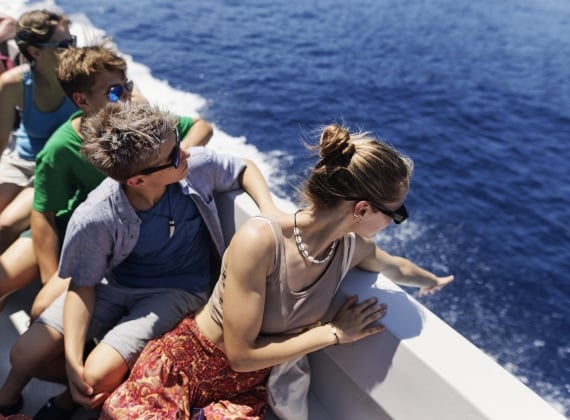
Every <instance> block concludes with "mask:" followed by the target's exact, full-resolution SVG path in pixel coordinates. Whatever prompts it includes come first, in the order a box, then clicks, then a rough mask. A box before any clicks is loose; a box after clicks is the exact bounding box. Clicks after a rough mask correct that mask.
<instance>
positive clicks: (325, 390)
mask: <svg viewBox="0 0 570 420" xmlns="http://www.w3.org/2000/svg"><path fill="white" fill-rule="evenodd" d="M217 202H218V204H219V206H220V217H221V219H222V225H223V228H224V231H225V234H226V240H229V238H230V236H231V234H232V233H233V230H234V229H235V226H239V225H241V224H242V223H243V222H244V221H246V220H247V219H248V218H249V217H251V216H253V215H255V214H258V213H259V211H258V209H257V207H256V206H255V204H254V203H253V201H252V200H251V198H249V196H247V195H246V194H235V193H230V194H223V195H221V196H220V197H217ZM278 205H279V206H280V207H281V208H282V209H283V210H286V211H291V210H293V209H294V207H293V204H292V203H290V202H285V201H279V203H278ZM458 281H460V280H458ZM440 293H445V289H444V290H443V291H442V292H440ZM353 294H357V295H359V297H360V298H365V297H368V296H377V297H378V299H379V301H380V302H385V303H387V304H388V313H387V315H386V316H385V318H384V319H383V323H384V325H386V327H387V330H386V331H385V332H383V333H382V334H379V335H376V336H373V337H368V338H366V339H364V340H361V341H359V342H357V343H354V344H351V345H342V346H335V347H329V348H327V349H325V350H322V351H318V352H315V353H313V354H311V355H310V358H309V359H310V362H311V371H312V378H311V399H316V400H317V401H315V403H317V404H316V405H317V406H319V407H322V408H324V410H325V411H326V415H323V414H318V415H313V414H312V413H311V415H310V417H311V420H314V419H317V418H319V419H320V418H331V419H348V418H355V419H395V420H408V419H409V420H418V419H438V420H446V419H449V420H458V419H461V420H469V419H492V420H503V419H504V420H512V419H517V420H523V419H529V420H538V419H540V420H548V419H564V417H563V416H562V415H561V414H559V413H558V412H557V411H556V410H554V408H553V407H552V406H551V405H549V404H548V403H547V402H546V401H544V400H543V399H542V398H540V397H539V396H538V395H537V394H535V393H534V392H533V391H532V390H531V389H530V388H528V387H527V386H525V385H524V384H523V383H522V382H520V381H519V380H518V379H517V378H515V377H514V376H513V375H512V374H510V373H509V372H508V371H506V370H505V369H503V368H502V367H501V366H500V365H499V364H497V363H496V362H495V361H494V360H493V359H491V358H490V357H489V356H487V355H486V354H485V353H483V352H482V351H481V350H480V349H478V348H477V347H475V346H474V345H473V344H472V343H471V342H469V341H468V340H466V339H465V338H464V337H463V336H461V335H460V334H459V333H457V332H456V331H455V330H454V329H453V328H451V327H450V326H449V325H447V324H446V323H445V322H443V321H442V320H441V319H440V318H438V317H437V316H436V315H434V314H433V313H432V312H430V311H429V310H428V309H427V308H425V307H424V306H423V305H421V304H420V303H419V302H417V301H416V300H415V299H414V298H412V297H410V296H409V295H408V294H407V293H406V292H404V291H403V290H402V289H401V288H399V287H398V286H397V285H395V284H394V283H392V282H391V281H390V280H388V279H387V278H386V277H384V276H382V275H378V274H376V273H370V272H366V271H362V270H359V269H353V270H351V271H350V272H349V273H348V275H347V277H346V279H345V280H344V281H343V283H342V286H341V288H340V291H339V294H338V296H337V299H336V300H335V302H334V304H333V307H332V311H333V312H334V309H335V308H337V307H338V306H339V305H340V304H341V302H342V301H343V300H344V299H345V298H346V297H347V296H350V295H353ZM315 414H316V413H315Z"/></svg>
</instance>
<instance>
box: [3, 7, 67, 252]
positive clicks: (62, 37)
mask: <svg viewBox="0 0 570 420" xmlns="http://www.w3.org/2000/svg"><path fill="white" fill-rule="evenodd" d="M69 26H70V21H69V19H68V18H67V17H66V16H63V15H60V14H57V13H54V12H50V11H48V10H32V11H29V12H26V13H24V14H22V16H20V18H19V19H18V22H17V28H16V37H15V40H16V43H17V45H18V48H19V50H20V53H21V55H22V56H23V57H24V58H25V59H26V60H27V61H28V63H25V64H22V65H19V66H17V67H14V68H12V69H11V70H8V71H6V72H4V73H3V74H2V75H0V152H3V153H2V157H1V160H0V253H1V252H3V251H4V250H5V249H6V248H7V247H8V246H9V245H10V244H11V243H12V242H13V241H14V240H15V239H16V238H17V237H18V235H19V234H20V233H22V232H23V231H24V230H25V229H27V227H28V226H29V217H30V211H31V205H32V199H33V180H34V168H35V158H36V154H37V153H38V152H39V151H40V150H41V149H42V148H43V146H44V144H45V143H46V142H47V140H48V138H49V137H50V136H51V134H52V133H53V132H54V131H55V130H56V129H57V128H58V127H59V126H60V125H61V124H63V123H64V122H65V121H66V120H67V119H68V118H69V116H70V115H71V114H72V113H73V112H74V111H75V110H76V109H77V108H76V107H75V105H74V104H73V102H72V101H71V100H70V99H69V98H68V97H67V96H66V95H65V93H64V91H63V90H62V88H61V86H60V85H59V82H58V80H57V78H56V69H57V52H58V50H61V49H63V48H69V47H73V46H75V38H74V37H73V36H72V35H71V33H70V32H69ZM14 129H15V132H14V133H13V130H14ZM12 136H13V137H12ZM11 139H12V141H11Z"/></svg>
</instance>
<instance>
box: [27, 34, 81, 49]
mask: <svg viewBox="0 0 570 420" xmlns="http://www.w3.org/2000/svg"><path fill="white" fill-rule="evenodd" d="M34 45H35V46H36V47H52V48H63V49H68V48H70V47H76V46H77V37H76V36H75V35H72V36H71V38H69V39H64V40H63V41H51V42H38V43H36V44H34Z"/></svg>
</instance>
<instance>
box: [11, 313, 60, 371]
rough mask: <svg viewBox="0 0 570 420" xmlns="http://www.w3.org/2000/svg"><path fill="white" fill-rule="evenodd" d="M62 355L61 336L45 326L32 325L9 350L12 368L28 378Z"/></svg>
mask: <svg viewBox="0 0 570 420" xmlns="http://www.w3.org/2000/svg"><path fill="white" fill-rule="evenodd" d="M62 353H63V336H62V335H61V334H59V333H58V332H56V331H55V330H52V329H51V328H49V327H47V326H45V325H41V324H40V325H38V324H33V325H32V326H31V327H30V328H29V329H28V330H27V331H26V332H25V333H24V334H23V335H21V336H20V337H18V339H17V340H16V342H15V343H14V345H13V346H12V349H11V350H10V363H11V364H12V367H13V368H14V369H16V370H18V371H20V372H24V373H26V374H27V375H29V376H34V375H35V373H36V371H41V370H42V367H43V366H45V365H46V364H49V362H50V361H51V360H53V359H54V358H55V357H57V356H59V355H61V354H62Z"/></svg>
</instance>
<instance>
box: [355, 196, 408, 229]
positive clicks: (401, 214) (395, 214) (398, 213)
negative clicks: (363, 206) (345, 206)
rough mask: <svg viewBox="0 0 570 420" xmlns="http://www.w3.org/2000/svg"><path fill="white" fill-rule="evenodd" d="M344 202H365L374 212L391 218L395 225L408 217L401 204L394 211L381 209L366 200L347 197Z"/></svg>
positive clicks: (404, 207) (379, 206)
mask: <svg viewBox="0 0 570 420" xmlns="http://www.w3.org/2000/svg"><path fill="white" fill-rule="evenodd" d="M345 200H347V201H367V202H368V203H369V204H370V205H371V206H372V207H374V208H375V209H376V210H378V211H380V212H381V213H384V214H385V215H386V216H388V217H389V218H391V219H392V220H393V221H394V223H396V224H397V225H399V224H400V223H402V222H403V221H404V220H406V219H407V218H408V217H409V216H408V210H407V209H406V206H405V205H403V204H402V205H401V206H400V207H399V208H398V209H396V210H388V209H387V208H386V207H383V206H381V205H380V204H377V203H375V202H374V201H372V200H367V199H365V198H354V197H348V198H345Z"/></svg>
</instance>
